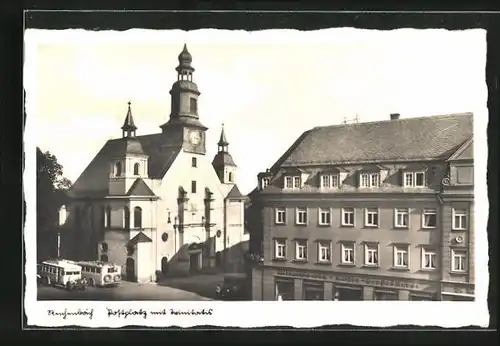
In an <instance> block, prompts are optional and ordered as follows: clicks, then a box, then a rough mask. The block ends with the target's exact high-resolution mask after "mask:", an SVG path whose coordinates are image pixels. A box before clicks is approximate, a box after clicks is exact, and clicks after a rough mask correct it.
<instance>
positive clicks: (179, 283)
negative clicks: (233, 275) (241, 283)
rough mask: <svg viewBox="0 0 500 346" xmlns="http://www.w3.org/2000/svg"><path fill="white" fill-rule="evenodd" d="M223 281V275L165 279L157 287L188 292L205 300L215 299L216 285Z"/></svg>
mask: <svg viewBox="0 0 500 346" xmlns="http://www.w3.org/2000/svg"><path fill="white" fill-rule="evenodd" d="M223 281H224V274H223V273H218V274H200V275H195V276H189V277H179V278H165V279H161V280H159V282H158V285H159V286H163V287H168V288H172V289H179V290H183V291H189V292H192V293H193V294H197V295H200V296H203V297H206V298H210V299H216V288H217V285H218V284H220V283H222V282H223Z"/></svg>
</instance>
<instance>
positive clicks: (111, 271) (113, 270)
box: [108, 267, 118, 273]
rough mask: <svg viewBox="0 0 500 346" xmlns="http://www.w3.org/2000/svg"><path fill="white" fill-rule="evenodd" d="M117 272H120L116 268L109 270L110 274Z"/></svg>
mask: <svg viewBox="0 0 500 346" xmlns="http://www.w3.org/2000/svg"><path fill="white" fill-rule="evenodd" d="M117 271H118V268H115V267H109V268H108V273H116V272H117Z"/></svg>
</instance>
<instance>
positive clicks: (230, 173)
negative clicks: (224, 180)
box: [228, 172, 233, 181]
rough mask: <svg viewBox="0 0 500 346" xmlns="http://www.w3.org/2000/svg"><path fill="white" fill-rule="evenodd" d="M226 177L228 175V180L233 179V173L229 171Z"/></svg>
mask: <svg viewBox="0 0 500 346" xmlns="http://www.w3.org/2000/svg"><path fill="white" fill-rule="evenodd" d="M228 177H229V178H228V179H229V181H233V173H232V172H229V174H228Z"/></svg>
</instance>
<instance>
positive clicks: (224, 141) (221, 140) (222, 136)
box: [217, 124, 229, 146]
mask: <svg viewBox="0 0 500 346" xmlns="http://www.w3.org/2000/svg"><path fill="white" fill-rule="evenodd" d="M217 144H218V145H220V146H227V145H229V142H228V141H227V139H226V132H225V131H224V124H222V129H221V131H220V138H219V143H217Z"/></svg>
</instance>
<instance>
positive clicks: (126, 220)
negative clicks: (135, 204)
mask: <svg viewBox="0 0 500 346" xmlns="http://www.w3.org/2000/svg"><path fill="white" fill-rule="evenodd" d="M123 227H124V228H125V229H129V228H130V209H129V208H128V207H125V208H124V209H123Z"/></svg>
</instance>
